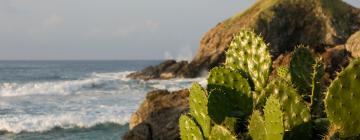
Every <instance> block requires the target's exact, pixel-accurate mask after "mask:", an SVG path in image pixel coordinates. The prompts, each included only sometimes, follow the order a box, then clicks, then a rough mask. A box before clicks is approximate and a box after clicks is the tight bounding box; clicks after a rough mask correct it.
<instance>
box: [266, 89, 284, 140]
mask: <svg viewBox="0 0 360 140" xmlns="http://www.w3.org/2000/svg"><path fill="white" fill-rule="evenodd" d="M264 116H265V129H266V139H267V140H282V139H283V135H284V132H285V131H284V125H283V112H282V111H281V106H280V102H279V100H278V99H276V95H271V96H270V97H269V98H268V99H267V101H266V105H265V107H264Z"/></svg>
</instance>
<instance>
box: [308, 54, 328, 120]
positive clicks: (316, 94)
mask: <svg viewBox="0 0 360 140" xmlns="http://www.w3.org/2000/svg"><path fill="white" fill-rule="evenodd" d="M324 74H325V71H324V65H323V64H322V63H321V60H316V63H315V65H314V66H313V73H312V78H311V81H312V89H311V114H312V115H313V116H314V117H315V118H320V117H321V116H323V114H324V113H323V93H322V86H323V84H322V79H323V76H324Z"/></svg>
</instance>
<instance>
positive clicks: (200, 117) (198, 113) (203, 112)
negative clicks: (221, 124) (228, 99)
mask: <svg viewBox="0 0 360 140" xmlns="http://www.w3.org/2000/svg"><path fill="white" fill-rule="evenodd" d="M207 104H208V100H207V96H206V92H205V91H204V89H203V88H202V87H201V86H200V84H198V83H194V84H193V85H192V86H191V88H190V95H189V106H190V113H191V115H192V116H193V117H194V118H195V120H196V121H197V122H198V124H199V125H200V127H201V130H202V132H203V134H204V136H205V137H206V138H207V137H209V135H210V129H211V127H210V125H211V119H210V117H209V116H208V108H207Z"/></svg>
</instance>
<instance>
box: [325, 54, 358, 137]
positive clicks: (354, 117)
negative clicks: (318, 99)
mask: <svg viewBox="0 0 360 140" xmlns="http://www.w3.org/2000/svg"><path fill="white" fill-rule="evenodd" d="M359 103H360V59H357V60H354V61H353V62H351V63H350V64H349V66H348V67H347V68H346V69H344V70H343V71H342V72H341V73H339V74H338V76H337V78H336V79H335V80H334V81H333V82H332V83H331V85H330V87H329V89H328V92H327V95H326V98H325V111H326V113H327V116H328V118H329V120H330V122H331V123H332V124H334V125H335V126H338V127H340V128H341V129H340V136H341V137H342V138H347V137H352V136H357V135H359V134H360V119H359V118H360V106H359Z"/></svg>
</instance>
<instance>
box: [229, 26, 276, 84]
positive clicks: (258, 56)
mask: <svg viewBox="0 0 360 140" xmlns="http://www.w3.org/2000/svg"><path fill="white" fill-rule="evenodd" d="M271 64H272V61H271V55H270V52H269V50H268V46H267V45H266V44H265V41H264V40H263V38H262V37H260V36H258V35H256V34H255V33H254V32H253V31H251V30H242V31H240V32H239V33H238V34H236V35H235V36H234V38H233V41H232V42H231V44H230V46H229V48H228V50H227V51H226V61H225V66H226V67H228V68H230V69H232V70H243V71H245V72H246V73H248V74H249V75H250V77H251V78H252V81H253V82H254V85H255V89H257V90H261V89H263V87H265V85H266V83H267V80H268V77H269V73H270V69H271Z"/></svg>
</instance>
